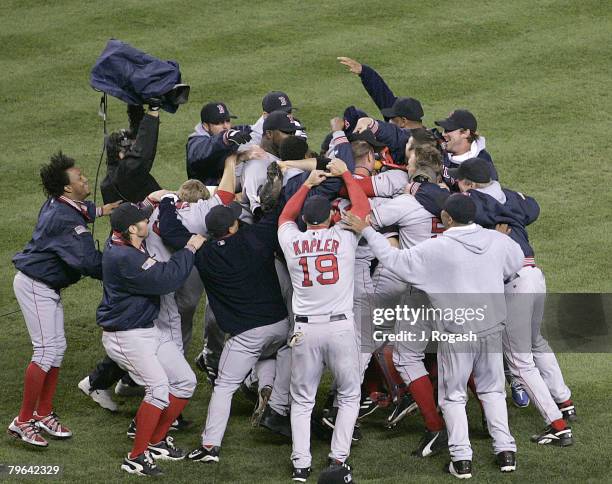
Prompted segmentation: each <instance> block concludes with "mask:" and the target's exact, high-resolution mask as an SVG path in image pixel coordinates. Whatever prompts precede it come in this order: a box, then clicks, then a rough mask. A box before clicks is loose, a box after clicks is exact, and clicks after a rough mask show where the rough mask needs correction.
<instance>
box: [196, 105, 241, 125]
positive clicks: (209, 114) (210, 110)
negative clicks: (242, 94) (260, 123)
mask: <svg viewBox="0 0 612 484" xmlns="http://www.w3.org/2000/svg"><path fill="white" fill-rule="evenodd" d="M236 117H237V116H234V115H233V114H231V113H230V110H229V109H227V106H226V105H225V103H222V102H220V101H215V102H212V103H208V104H205V105H204V107H202V111H200V119H201V120H202V122H203V123H210V124H219V123H223V122H224V121H229V120H230V118H236Z"/></svg>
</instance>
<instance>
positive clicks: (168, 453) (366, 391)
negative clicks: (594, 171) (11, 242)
mask: <svg viewBox="0 0 612 484" xmlns="http://www.w3.org/2000/svg"><path fill="white" fill-rule="evenodd" d="M339 60H340V62H341V63H342V64H343V65H346V66H347V67H348V68H349V70H350V71H351V72H353V73H355V74H357V75H359V78H360V80H361V82H362V84H363V86H364V88H365V89H366V91H367V92H368V94H369V95H370V96H371V98H372V100H373V101H374V102H375V104H376V105H377V106H378V108H379V109H380V111H381V114H382V116H381V119H376V118H375V117H372V116H368V115H367V113H365V112H364V111H362V110H361V109H359V108H357V107H355V106H349V107H347V108H346V109H345V110H344V115H343V116H342V117H333V118H332V119H331V121H330V133H329V135H328V136H327V137H326V138H325V140H324V141H323V144H322V145H321V153H315V152H314V151H312V150H311V149H310V148H309V146H308V142H307V136H306V131H305V129H306V128H305V127H304V126H303V125H302V124H301V123H300V122H299V120H297V119H296V118H295V117H294V115H293V111H294V109H295V108H294V107H293V104H292V102H291V100H290V99H289V96H288V95H287V94H286V93H284V92H281V91H270V92H269V93H267V94H266V95H265V96H264V98H263V101H262V115H261V117H260V118H259V119H258V120H257V121H255V122H254V123H253V124H251V125H248V124H245V125H240V126H232V124H231V118H233V117H235V116H233V114H230V110H229V108H228V106H227V105H226V104H225V103H223V102H220V101H211V102H209V103H207V104H205V105H204V107H203V108H202V111H201V115H200V122H198V124H197V125H196V127H195V130H194V132H193V133H192V134H190V135H189V137H188V138H187V149H186V166H187V172H188V176H189V177H190V180H188V181H186V182H185V183H183V184H182V185H181V187H180V189H179V190H178V192H177V193H174V192H169V191H167V190H159V185H158V184H157V181H156V180H155V179H154V178H153V176H152V175H151V173H150V172H151V168H152V165H153V161H154V157H155V152H156V148H157V132H158V129H159V107H160V103H159V100H156V99H153V100H151V102H150V106H149V111H148V113H146V114H145V113H144V110H143V108H142V107H140V106H130V107H129V109H128V113H129V115H130V129H129V130H128V131H125V130H123V131H121V132H118V133H114V134H113V135H111V136H109V138H108V142H107V143H108V146H107V154H108V159H107V176H106V178H105V180H104V182H103V196H104V201H105V203H106V205H104V206H102V207H98V208H96V207H95V206H94V205H93V204H92V203H91V202H86V201H85V199H86V198H87V196H88V195H89V186H88V183H87V179H86V178H85V177H84V175H83V174H82V172H81V170H80V169H79V168H77V167H75V166H74V160H72V159H71V158H68V157H66V156H65V155H63V154H61V153H59V154H57V155H54V156H52V157H51V161H50V163H49V164H47V165H45V166H43V168H42V169H41V178H42V182H43V187H44V190H45V193H46V194H47V196H48V199H47V200H46V202H45V203H44V205H43V207H42V209H41V211H40V215H39V220H38V223H37V226H36V229H35V231H34V234H33V236H32V240H31V241H30V242H29V243H28V244H27V245H26V247H25V249H24V250H23V251H22V252H20V253H19V254H17V255H16V256H15V257H14V259H13V262H14V264H15V267H16V268H17V274H16V275H15V282H14V289H15V295H16V297H17V300H18V302H19V305H20V307H21V311H22V313H23V316H24V319H25V321H26V325H27V328H28V332H29V334H30V336H31V339H32V345H33V356H32V360H31V363H30V364H29V365H28V367H27V369H26V373H25V380H24V390H23V402H22V406H21V409H20V411H19V414H18V416H17V417H15V418H14V420H13V421H12V422H11V423H10V425H9V428H8V430H9V433H10V434H11V435H13V436H14V437H15V438H17V439H20V440H22V441H23V442H25V443H27V444H30V445H34V446H39V447H46V446H48V445H49V443H48V442H47V440H46V439H45V438H44V437H43V436H42V435H41V432H44V433H46V434H48V435H50V436H52V437H55V438H68V437H71V436H72V433H71V431H70V430H68V428H67V427H66V426H65V425H64V424H63V423H61V422H60V419H59V417H58V415H57V414H56V413H55V409H54V407H53V395H54V393H55V388H56V385H57V381H58V373H59V367H60V365H61V362H62V359H63V355H64V351H65V349H66V338H65V334H64V325H63V308H62V304H61V298H60V290H61V289H63V288H65V287H68V286H69V285H71V284H74V283H76V282H77V281H78V280H79V279H80V277H81V276H83V275H85V276H91V277H94V278H97V279H101V280H102V284H103V294H101V302H100V305H99V307H98V310H97V312H96V315H95V317H96V321H97V323H98V324H99V325H100V326H101V327H102V329H103V336H102V343H103V344H102V346H103V347H104V350H105V352H106V357H105V358H104V360H102V361H101V363H100V364H99V365H98V366H97V367H96V369H95V370H94V371H93V372H92V373H91V374H90V375H89V376H87V377H85V378H84V379H83V380H81V381H80V382H79V384H78V387H79V388H80V389H81V390H82V391H83V392H85V393H86V394H87V395H89V396H90V397H91V398H92V399H93V400H94V401H95V402H96V403H98V404H99V405H100V406H102V407H104V408H107V409H109V410H113V411H114V410H116V409H117V405H116V403H115V402H114V401H113V400H112V392H111V390H110V388H111V387H112V386H113V385H115V384H117V387H116V391H119V392H121V393H122V394H125V392H129V393H134V394H140V395H144V398H143V400H142V402H141V404H140V407H139V409H138V411H137V413H136V415H135V417H134V420H133V422H132V423H131V425H130V427H129V429H128V432H127V434H128V436H129V437H131V438H133V439H134V443H133V446H132V449H131V451H130V452H129V453H128V454H127V456H126V457H125V458H124V459H123V462H122V464H121V466H120V468H121V469H122V470H124V471H126V472H128V473H131V474H137V475H144V476H150V475H159V474H162V470H161V469H160V468H159V467H158V466H157V461H161V460H183V459H185V460H187V461H190V462H189V463H187V464H184V465H191V466H194V472H195V466H197V465H199V464H196V463H197V462H200V463H212V464H213V465H214V463H217V462H219V461H220V459H221V444H222V441H223V439H224V436H225V430H226V427H227V425H228V422H229V419H230V414H231V402H232V399H233V397H234V394H235V393H236V391H237V390H238V389H241V390H242V392H241V393H242V394H244V395H245V396H246V397H247V398H249V399H251V401H252V402H253V404H254V412H253V416H252V418H251V422H252V424H253V426H254V427H262V428H263V429H266V431H271V432H274V433H277V434H279V435H281V436H283V437H284V438H285V439H286V441H287V444H289V442H291V444H292V451H291V452H290V451H289V448H288V446H287V448H286V452H285V459H286V460H288V458H289V457H290V458H291V462H292V470H291V469H289V468H288V472H287V475H288V476H289V475H290V474H291V478H292V479H293V480H294V481H298V482H306V481H307V479H308V478H309V477H310V475H311V473H312V472H313V470H316V469H317V468H318V467H323V466H322V463H318V462H313V460H312V455H311V452H310V443H311V442H310V440H311V439H310V437H311V433H314V434H315V435H317V436H318V437H321V438H323V439H327V440H328V441H330V443H331V444H330V445H331V450H330V453H329V458H328V462H327V467H325V468H324V469H323V470H322V471H321V472H320V473H319V482H324V483H332V482H351V481H352V480H353V472H354V470H353V465H349V464H348V462H347V460H348V458H349V455H350V450H351V445H352V443H353V442H357V441H359V440H360V439H361V436H362V430H363V427H364V425H363V424H364V422H365V421H367V417H368V416H369V415H371V414H372V413H373V412H375V411H377V410H379V409H384V408H388V412H389V415H388V418H387V420H386V426H387V427H388V428H390V429H393V428H395V427H396V425H397V423H398V422H399V421H400V420H401V419H403V418H405V417H406V416H408V415H410V414H411V413H414V412H415V411H416V410H417V409H418V411H419V412H420V414H421V416H422V419H423V423H424V426H425V429H424V433H423V435H422V436H421V439H420V442H419V445H418V447H417V448H416V449H414V450H413V452H412V456H413V457H410V458H426V457H428V456H432V455H435V454H439V453H441V452H447V451H448V453H449V456H450V460H449V462H448V464H447V466H446V470H447V471H448V472H449V473H450V474H452V475H453V476H455V477H457V478H460V479H467V478H470V477H471V476H472V469H473V464H472V460H473V452H472V448H471V445H470V439H469V436H468V422H467V415H466V411H465V407H466V402H467V400H468V388H470V389H471V390H472V393H473V395H474V397H475V398H476V399H477V401H478V404H479V406H480V408H481V410H482V418H483V425H484V426H485V430H486V431H487V432H488V434H489V435H490V436H491V438H492V446H493V451H494V453H495V456H496V463H497V466H498V468H499V470H500V471H501V472H512V471H515V470H516V469H517V458H516V456H517V446H516V443H515V440H514V438H513V437H512V434H511V432H510V427H511V425H510V424H511V422H509V421H508V412H507V407H506V389H505V381H506V380H507V381H508V383H509V384H510V389H511V392H512V402H513V403H514V404H515V405H516V406H518V407H526V406H527V405H529V403H530V402H533V404H534V405H535V406H536V408H537V409H538V411H539V412H540V414H541V415H542V417H543V418H544V421H545V428H544V430H543V431H542V432H540V433H537V434H535V435H534V436H533V437H532V439H531V440H532V441H533V442H534V443H535V444H539V445H546V444H551V445H557V446H568V445H572V444H573V442H574V438H573V434H572V429H571V428H570V427H569V425H568V423H569V422H573V421H576V420H577V415H576V408H575V406H574V403H573V402H572V398H571V392H570V390H569V388H568V387H567V385H566V384H565V382H564V380H563V376H562V373H561V369H560V368H559V364H558V362H557V360H556V358H555V355H554V353H553V351H552V349H551V348H550V346H549V345H548V343H547V342H546V340H545V339H544V338H543V337H542V334H541V332H540V325H541V322H542V317H543V311H544V299H545V293H546V284H545V281H544V276H543V274H542V272H541V271H540V269H539V268H538V267H537V266H536V262H535V254H534V250H533V248H532V246H531V244H530V242H529V237H528V232H527V226H528V225H529V224H531V223H533V222H535V221H536V219H537V218H538V215H539V210H540V209H539V206H538V204H537V202H536V200H535V199H533V198H532V197H529V196H526V195H523V194H522V193H520V192H516V191H513V190H509V189H507V188H503V187H502V185H500V183H499V181H497V180H498V178H499V177H498V172H497V170H496V168H495V166H494V164H493V160H492V158H491V155H490V154H489V153H488V152H487V151H486V149H485V139H484V137H483V136H482V135H481V134H480V133H479V131H478V130H477V127H478V123H477V120H476V117H475V116H474V115H473V114H472V113H471V112H470V111H468V110H465V109H457V110H454V111H453V112H451V113H450V114H449V115H448V116H447V117H445V118H443V119H440V120H439V121H436V122H435V124H436V125H438V126H440V127H441V128H442V133H440V132H438V131H437V130H436V129H428V128H426V127H425V126H424V125H423V122H422V118H423V117H424V112H423V108H422V105H421V103H420V102H419V101H418V100H417V99H414V98H411V97H396V96H395V95H394V94H393V92H392V91H391V89H390V88H389V87H388V86H387V84H386V83H385V81H384V80H383V79H382V77H381V76H380V75H379V74H378V73H377V72H376V71H375V70H374V69H372V68H371V67H368V66H366V65H362V64H360V63H358V62H357V61H354V60H352V59H349V58H347V57H340V58H339ZM206 185H208V187H207V186H206ZM146 192H152V193H149V194H148V196H146V197H145V195H147V193H146ZM211 193H212V195H211ZM108 214H110V217H111V226H112V230H113V231H112V233H111V235H110V237H109V238H108V241H107V243H106V245H105V249H104V252H103V253H101V252H99V251H97V250H96V248H95V244H94V240H93V238H92V235H91V233H90V231H89V229H88V227H87V226H88V224H89V223H91V222H93V221H94V219H95V217H99V216H102V215H108ZM204 292H206V294H207V299H208V302H209V304H208V305H207V307H206V313H205V314H206V316H205V324H204V339H205V341H206V344H205V347H204V348H203V350H202V352H201V353H200V354H199V356H198V358H197V360H196V366H197V367H198V368H199V369H200V370H202V371H204V372H205V373H206V379H207V380H208V381H209V383H210V384H211V385H212V396H211V398H210V402H209V404H208V414H207V418H206V421H205V422H204V421H202V422H200V424H201V425H202V427H203V431H202V436H201V440H200V442H197V443H196V442H193V443H192V444H193V448H194V450H192V451H191V452H185V451H183V450H181V449H179V448H178V447H176V446H175V445H174V440H173V437H172V436H170V435H169V432H171V431H176V430H180V429H181V428H184V427H185V426H187V425H188V423H187V422H186V421H185V420H184V419H183V418H182V415H181V413H182V411H183V409H184V408H185V406H186V405H187V403H188V401H189V399H190V398H191V396H192V395H193V392H194V389H195V385H196V377H195V374H194V372H193V371H192V370H191V367H190V365H189V363H188V362H187V361H186V360H185V357H184V354H186V351H187V349H188V346H189V344H190V340H191V333H192V323H193V317H194V314H195V310H196V308H197V306H198V304H199V301H200V299H201V296H202V294H203V293H204ZM393 308H400V309H401V308H404V309H412V311H409V310H405V311H401V310H395V309H393ZM385 309H389V312H387V311H385ZM373 314H377V315H381V314H384V315H386V316H385V318H384V321H383V324H382V326H380V327H379V324H380V323H381V322H380V321H378V318H377V319H376V320H374V319H373ZM404 314H413V315H416V316H415V317H414V318H412V320H410V321H407V320H406V319H405V318H402V317H400V316H401V315H404ZM387 315H388V316H387ZM448 315H450V316H448ZM93 317H94V315H93V313H92V318H93ZM380 332H382V333H385V334H389V333H393V332H394V333H395V335H400V334H401V335H403V336H402V337H401V338H399V337H397V338H392V337H391V338H387V341H391V342H385V343H383V344H381V343H379V342H377V341H376V338H375V337H374V334H375V333H380ZM391 336H393V334H391ZM434 336H435V337H434ZM434 340H437V341H434ZM436 355H437V357H434V356H436ZM325 369H328V370H329V371H330V373H331V376H332V378H333V384H332V388H331V389H330V391H329V394H328V398H327V401H326V403H325V405H324V408H322V409H315V402H316V395H317V390H318V388H319V384H320V380H321V377H322V375H323V372H324V371H325ZM504 375H505V378H504ZM436 387H437V391H435V390H434V389H435V388H436ZM440 411H441V412H440ZM68 417H69V416H68ZM253 431H254V432H259V431H264V430H261V429H257V430H253ZM395 431H396V432H397V431H398V430H395ZM118 438H119V436H118ZM226 444H227V445H236V442H232V439H231V438H227V439H226ZM261 445H265V444H263V443H262V444H261ZM352 464H354V462H352ZM182 465H183V464H182ZM482 465H485V464H482ZM118 467H119V466H118ZM356 468H357V469H358V464H357V466H356Z"/></svg>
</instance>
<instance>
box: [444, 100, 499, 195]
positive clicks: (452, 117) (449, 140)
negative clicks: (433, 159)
mask: <svg viewBox="0 0 612 484" xmlns="http://www.w3.org/2000/svg"><path fill="white" fill-rule="evenodd" d="M435 123H436V125H438V126H440V127H441V128H442V129H443V130H444V131H443V132H442V136H443V137H444V149H445V151H446V157H445V158H444V160H443V163H444V172H443V174H442V176H443V177H444V181H446V182H447V184H448V185H449V186H450V187H451V188H453V187H455V184H456V183H455V180H453V179H452V178H451V177H449V175H448V170H449V169H450V168H457V167H458V166H459V165H460V164H461V163H463V162H464V161H465V160H469V159H470V158H476V157H478V158H481V159H483V160H486V161H487V162H488V163H489V173H490V175H491V179H492V180H497V179H498V178H497V170H496V169H495V165H494V164H493V159H492V158H491V155H490V154H489V152H488V151H487V150H486V149H485V147H486V143H485V138H484V136H482V135H481V134H480V133H479V132H478V131H477V128H478V122H477V121H476V117H475V116H474V115H473V114H472V113H471V112H470V111H467V110H465V109H457V110H455V111H453V112H452V113H450V114H449V116H448V118H446V119H441V120H438V121H436V122H435ZM455 188H456V187H455Z"/></svg>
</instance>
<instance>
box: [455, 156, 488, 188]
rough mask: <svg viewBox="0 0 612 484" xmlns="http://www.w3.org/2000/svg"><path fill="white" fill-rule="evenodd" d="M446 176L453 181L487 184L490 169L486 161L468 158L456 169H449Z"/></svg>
mask: <svg viewBox="0 0 612 484" xmlns="http://www.w3.org/2000/svg"><path fill="white" fill-rule="evenodd" d="M448 176H450V177H451V178H454V179H455V180H469V181H473V182H475V183H489V182H490V181H491V168H490V164H489V162H488V161H487V160H483V159H482V158H470V159H469V160H465V161H464V162H463V163H461V164H460V165H459V166H458V167H457V168H449V169H448Z"/></svg>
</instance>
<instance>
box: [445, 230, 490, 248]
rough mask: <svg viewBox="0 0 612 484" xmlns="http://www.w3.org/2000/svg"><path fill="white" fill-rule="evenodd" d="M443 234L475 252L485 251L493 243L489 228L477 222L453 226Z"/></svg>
mask: <svg viewBox="0 0 612 484" xmlns="http://www.w3.org/2000/svg"><path fill="white" fill-rule="evenodd" d="M442 235H443V236H444V237H448V238H451V239H453V240H455V241H456V242H459V243H460V244H461V245H463V246H464V247H465V248H466V249H467V250H469V251H470V252H473V253H474V254H483V253H485V252H486V251H487V250H489V247H490V246H491V243H492V238H491V237H489V236H488V233H487V230H486V229H483V228H482V227H481V226H480V225H476V224H471V225H466V226H464V227H452V228H450V229H447V230H445V231H444V233H443V234H442Z"/></svg>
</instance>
